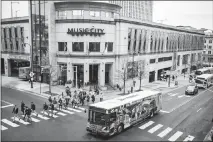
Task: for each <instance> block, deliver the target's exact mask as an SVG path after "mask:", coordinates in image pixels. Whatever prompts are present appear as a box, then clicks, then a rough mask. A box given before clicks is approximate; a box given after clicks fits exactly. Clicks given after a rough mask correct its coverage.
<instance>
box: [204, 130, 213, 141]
mask: <svg viewBox="0 0 213 142" xmlns="http://www.w3.org/2000/svg"><path fill="white" fill-rule="evenodd" d="M212 136H213V127H212V129H211V130H210V131H209V133H208V134H207V135H206V137H205V138H204V140H203V141H213V139H212V138H211V137H212Z"/></svg>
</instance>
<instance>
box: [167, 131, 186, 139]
mask: <svg viewBox="0 0 213 142" xmlns="http://www.w3.org/2000/svg"><path fill="white" fill-rule="evenodd" d="M182 134H183V132H180V131H177V132H176V133H175V134H174V135H173V136H171V137H170V138H169V139H168V140H169V141H176V140H177V139H178V138H179V137H180V136H181V135H182Z"/></svg>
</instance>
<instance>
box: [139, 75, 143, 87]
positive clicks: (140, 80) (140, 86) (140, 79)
mask: <svg viewBox="0 0 213 142" xmlns="http://www.w3.org/2000/svg"><path fill="white" fill-rule="evenodd" d="M141 79H142V78H141V77H140V87H139V90H141Z"/></svg>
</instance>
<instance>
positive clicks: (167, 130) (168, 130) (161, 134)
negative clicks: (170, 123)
mask: <svg viewBox="0 0 213 142" xmlns="http://www.w3.org/2000/svg"><path fill="white" fill-rule="evenodd" d="M171 131H172V128H170V127H168V128H166V129H165V130H164V131H162V132H161V133H160V134H158V136H159V137H161V138H163V137H164V136H166V135H167V134H168V133H169V132H171Z"/></svg>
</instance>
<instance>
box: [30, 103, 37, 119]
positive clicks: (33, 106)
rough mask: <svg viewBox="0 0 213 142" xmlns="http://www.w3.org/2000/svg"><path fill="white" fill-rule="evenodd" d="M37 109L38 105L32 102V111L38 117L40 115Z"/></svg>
mask: <svg viewBox="0 0 213 142" xmlns="http://www.w3.org/2000/svg"><path fill="white" fill-rule="evenodd" d="M35 109H36V105H35V104H34V103H33V102H31V110H32V112H33V113H35V114H36V116H37V117H38V113H37V112H36V111H35Z"/></svg>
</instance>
